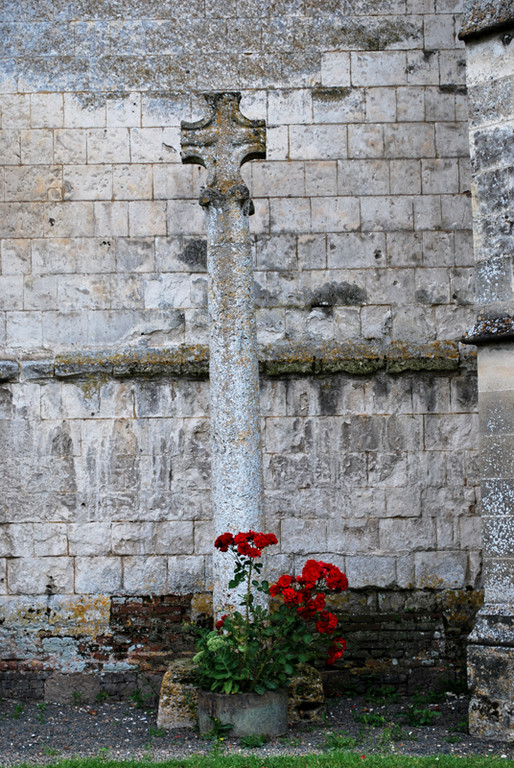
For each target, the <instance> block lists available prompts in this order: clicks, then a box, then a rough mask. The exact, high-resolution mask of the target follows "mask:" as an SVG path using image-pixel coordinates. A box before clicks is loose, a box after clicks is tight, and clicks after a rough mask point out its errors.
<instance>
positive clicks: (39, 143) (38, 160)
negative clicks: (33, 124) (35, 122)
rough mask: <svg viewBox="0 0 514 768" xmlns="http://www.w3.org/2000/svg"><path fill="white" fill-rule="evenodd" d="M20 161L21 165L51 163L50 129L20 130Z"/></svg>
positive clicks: (51, 140)
mask: <svg viewBox="0 0 514 768" xmlns="http://www.w3.org/2000/svg"><path fill="white" fill-rule="evenodd" d="M20 141H21V162H22V164H23V165H49V164H51V163H53V159H54V158H53V137H52V131H51V130H49V129H47V128H41V129H35V130H31V131H22V132H21V134H20Z"/></svg>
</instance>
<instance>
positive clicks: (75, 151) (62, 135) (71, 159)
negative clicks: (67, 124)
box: [53, 128, 87, 165]
mask: <svg viewBox="0 0 514 768" xmlns="http://www.w3.org/2000/svg"><path fill="white" fill-rule="evenodd" d="M53 135H54V162H56V163H77V164H79V165H80V164H83V163H85V162H86V159H87V151H86V135H87V134H86V131H85V129H79V128H63V129H57V130H54V132H53Z"/></svg>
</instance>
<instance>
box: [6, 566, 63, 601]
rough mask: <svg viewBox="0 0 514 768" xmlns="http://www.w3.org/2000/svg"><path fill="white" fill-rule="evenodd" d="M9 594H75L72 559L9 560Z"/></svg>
mask: <svg viewBox="0 0 514 768" xmlns="http://www.w3.org/2000/svg"><path fill="white" fill-rule="evenodd" d="M7 572H8V584H9V593H10V594H13V595H43V594H50V595H52V594H57V593H59V594H62V593H71V592H73V560H72V558H70V557H40V558H31V559H25V558H20V559H14V560H9V561H8V565H7Z"/></svg>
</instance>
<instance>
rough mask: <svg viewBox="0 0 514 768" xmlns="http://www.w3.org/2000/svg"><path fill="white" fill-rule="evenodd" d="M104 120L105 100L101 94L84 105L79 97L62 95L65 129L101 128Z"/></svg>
mask: <svg viewBox="0 0 514 768" xmlns="http://www.w3.org/2000/svg"><path fill="white" fill-rule="evenodd" d="M106 120H107V118H106V99H105V96H104V95H103V94H98V95H97V96H96V98H92V99H90V100H89V101H88V102H87V103H84V102H83V101H82V100H81V97H80V95H78V94H74V93H66V92H65V93H64V126H65V128H95V127H103V126H105V125H106Z"/></svg>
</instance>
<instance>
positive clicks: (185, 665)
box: [157, 657, 198, 730]
mask: <svg viewBox="0 0 514 768" xmlns="http://www.w3.org/2000/svg"><path fill="white" fill-rule="evenodd" d="M194 669H195V666H194V664H193V660H192V658H191V657H185V658H181V659H175V660H174V661H172V662H171V664H170V665H169V667H168V669H167V671H166V673H165V674H164V677H163V679H162V684H161V693H160V696H159V712H158V715H157V727H158V728H165V729H169V730H171V729H173V728H192V727H193V726H194V725H195V724H196V706H197V700H198V694H197V686H196V683H195V680H194Z"/></svg>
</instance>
